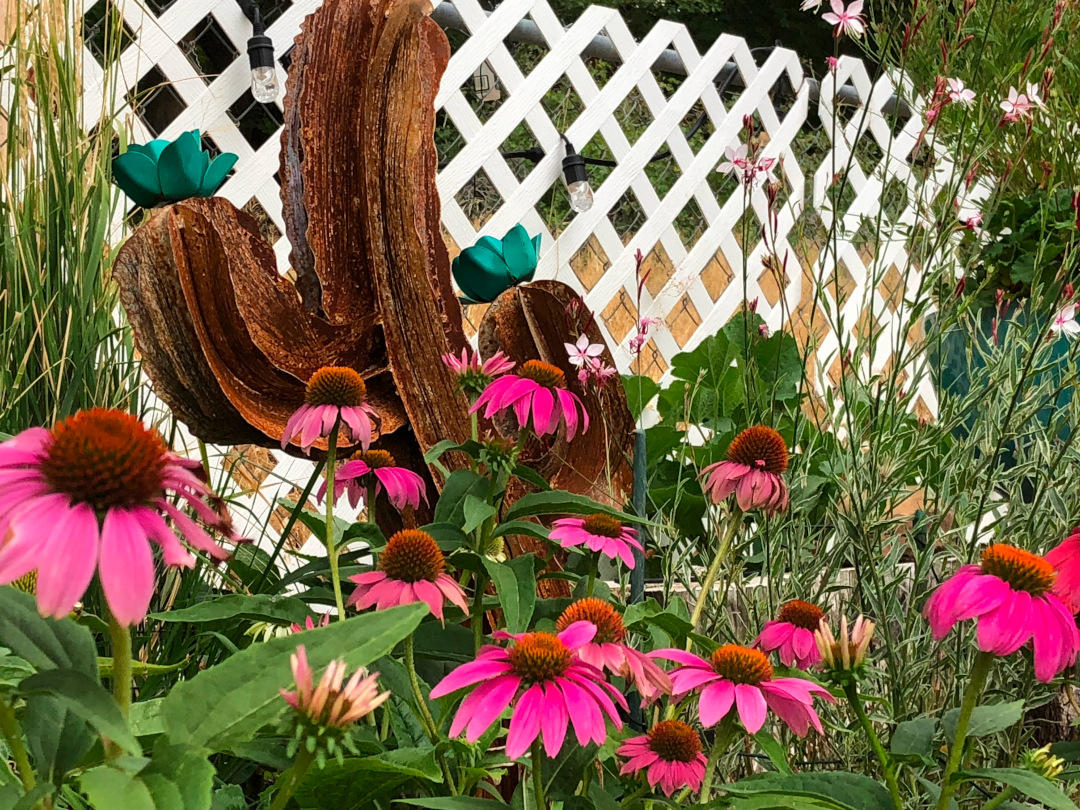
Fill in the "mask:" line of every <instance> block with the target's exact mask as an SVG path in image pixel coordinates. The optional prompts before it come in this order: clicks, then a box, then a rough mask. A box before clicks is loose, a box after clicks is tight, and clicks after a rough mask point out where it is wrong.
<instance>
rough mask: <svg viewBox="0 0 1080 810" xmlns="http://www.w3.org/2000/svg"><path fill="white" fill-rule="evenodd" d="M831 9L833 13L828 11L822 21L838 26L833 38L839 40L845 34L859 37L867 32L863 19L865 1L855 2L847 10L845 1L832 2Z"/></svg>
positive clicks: (822, 16)
mask: <svg viewBox="0 0 1080 810" xmlns="http://www.w3.org/2000/svg"><path fill="white" fill-rule="evenodd" d="M829 7H830V8H831V9H832V11H826V12H825V13H824V14H822V15H821V19H823V20H824V21H825V22H827V23H829V25H834V26H836V27H835V28H834V29H833V36H834V37H836V38H837V39H839V38H840V37H842V36H843V35H844V34H851V35H852V36H856V37H857V36H859V35H860V34H862V33H863V32H864V31H865V30H866V25H865V23H864V22H863V18H862V9H863V0H854V2H853V3H851V5H849V6H848V7H847V8H844V0H832V2H831V3H830V4H829Z"/></svg>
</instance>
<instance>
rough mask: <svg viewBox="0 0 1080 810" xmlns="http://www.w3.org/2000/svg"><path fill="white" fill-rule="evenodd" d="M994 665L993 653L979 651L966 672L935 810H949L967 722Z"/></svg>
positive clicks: (962, 753) (965, 738)
mask: <svg viewBox="0 0 1080 810" xmlns="http://www.w3.org/2000/svg"><path fill="white" fill-rule="evenodd" d="M993 666H994V654H993V653H987V652H980V653H979V654H978V655H976V656H975V663H974V664H972V666H971V671H970V672H969V673H968V685H967V688H966V689H965V690H964V700H963V702H962V703H961V704H960V716H959V717H958V718H957V720H956V735H955V736H954V737H953V742H952V746H951V747H950V748H949V761H948V762H947V763H946V765H945V770H944V771H943V772H942V774H941V795H940V796H938V802H937V807H936V810H949V800H950V799H952V797H953V795H954V794H955V793H956V788H957V787H958V784H957V783H956V782H953V781H952V777H953V774H954V773H956V770H957V768H959V767H960V762H961V760H963V758H964V743H965V742H967V730H968V723H969V722H970V721H971V713H972V712H973V711H974V710H975V706H976V704H977V703H978V702H979V698H980V697H981V696H982V693H983V688H984V687H985V686H986V679H987V677H988V676H989V675H990V670H991V669H992V668H993Z"/></svg>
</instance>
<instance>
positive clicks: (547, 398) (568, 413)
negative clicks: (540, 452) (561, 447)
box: [470, 360, 589, 441]
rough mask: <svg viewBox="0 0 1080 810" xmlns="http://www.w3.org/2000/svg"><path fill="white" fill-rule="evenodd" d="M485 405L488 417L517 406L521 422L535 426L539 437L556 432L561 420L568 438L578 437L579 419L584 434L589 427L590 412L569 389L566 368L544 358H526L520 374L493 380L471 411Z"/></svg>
mask: <svg viewBox="0 0 1080 810" xmlns="http://www.w3.org/2000/svg"><path fill="white" fill-rule="evenodd" d="M485 406H486V408H485ZM481 408H485V410H484V418H485V419H490V418H491V417H493V416H494V415H495V414H502V413H504V412H506V411H508V410H510V409H511V408H513V410H514V415H515V416H516V417H517V421H518V425H520V426H521V427H522V428H524V427H526V426H528V427H531V428H532V430H533V432H534V433H536V435H537V436H544V435H545V434H548V433H554V432H555V431H557V430H558V429H559V423H560V422H562V423H564V424H565V425H566V439H567V441H571V440H572V439H573V438H574V436H575V434H576V433H577V429H578V424H579V421H580V424H581V432H582V433H584V432H585V431H587V430H588V429H589V414H588V413H586V412H585V406H584V405H582V404H581V400H580V399H578V397H577V395H576V394H572V393H570V392H569V391H567V390H566V375H565V374H563V372H562V369H560V368H557V367H555V366H553V365H551V364H550V363H544V362H542V361H540V360H526V361H525V362H524V363H522V365H521V367H520V368H519V369H518V372H517V374H506V375H503V376H502V377H499V379H497V380H495V381H494V382H492V383H491V384H490V385H489V386H488V387H487V388H485V389H484V393H482V394H481V395H480V398H479V399H478V400H476V404H475V405H473V406H472V409H471V410H470V413H475V412H477V411H479V410H480V409H481ZM579 409H580V410H581V416H580V420H579V417H578V410H579Z"/></svg>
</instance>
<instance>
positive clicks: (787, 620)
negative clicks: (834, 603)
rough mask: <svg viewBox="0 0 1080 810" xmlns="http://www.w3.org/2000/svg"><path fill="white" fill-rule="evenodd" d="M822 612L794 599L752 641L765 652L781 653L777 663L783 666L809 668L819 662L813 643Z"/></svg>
mask: <svg viewBox="0 0 1080 810" xmlns="http://www.w3.org/2000/svg"><path fill="white" fill-rule="evenodd" d="M824 617H825V611H824V610H822V609H821V608H819V607H818V606H817V605H813V604H811V603H810V602H803V601H801V600H799V599H794V600H792V601H791V602H788V603H787V604H786V605H784V606H783V607H782V608H780V613H779V615H778V616H777V617H776V619H775V621H768V622H765V627H763V628H762V630H761V635H759V636H758V637H757V640H756V641H755V642H754V646H755V647H759V648H761V649H762V650H764V651H765V652H772V651H773V650H779V651H780V663H782V664H783V665H784V666H785V667H790V666H796V667H798V668H799V669H810V667H816V666H817V665H818V664H820V663H821V653H820V652H818V648H817V645H816V644H815V643H814V631H815V630H817V629H818V625H819V624H821V620H822V619H823V618H824Z"/></svg>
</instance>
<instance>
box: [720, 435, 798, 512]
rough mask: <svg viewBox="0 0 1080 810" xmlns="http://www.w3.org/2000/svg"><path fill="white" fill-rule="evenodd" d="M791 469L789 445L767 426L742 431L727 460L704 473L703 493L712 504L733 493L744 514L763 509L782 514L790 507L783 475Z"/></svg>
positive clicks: (730, 449) (729, 449)
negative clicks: (789, 464)
mask: <svg viewBox="0 0 1080 810" xmlns="http://www.w3.org/2000/svg"><path fill="white" fill-rule="evenodd" d="M787 466H788V451H787V443H786V442H785V441H784V439H783V437H782V436H781V435H780V434H779V433H777V432H776V431H775V430H773V429H772V428H771V427H766V426H765V425H754V426H753V427H748V428H747V429H746V430H744V431H742V432H741V433H740V434H739V435H738V436H736V437H735V439H734V440H733V441H732V442H731V444H730V445H729V446H728V451H727V459H726V460H725V461H719V462H717V463H716V464H710V465H709V466H708V467H706V468H705V469H704V470H702V471H701V475H702V476H703V477H704V478H705V483H704V485H703V489H704V490H705V494H706V495H708V496H709V498H710V499H711V500H712V502H713V503H721V502H722V501H724V500H725V499H726V498H727V497H728V496H730V495H731V494H733V493H734V495H735V500H736V502H737V503H738V504H739V508H740V509H742V510H743V511H744V512H749V511H751V510H753V509H763V510H765V511H766V512H782V511H784V510H785V509H787V506H788V489H787V484H786V483H784V471H785V470H787Z"/></svg>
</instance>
